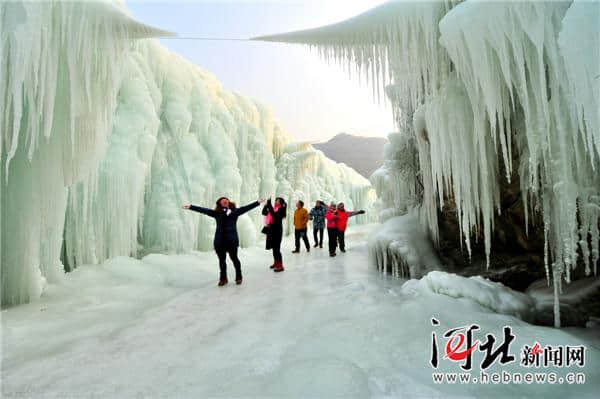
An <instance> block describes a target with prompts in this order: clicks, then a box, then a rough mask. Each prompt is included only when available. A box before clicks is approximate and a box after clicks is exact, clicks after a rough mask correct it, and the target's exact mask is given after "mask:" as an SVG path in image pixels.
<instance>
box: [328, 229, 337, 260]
mask: <svg viewBox="0 0 600 399" xmlns="http://www.w3.org/2000/svg"><path fill="white" fill-rule="evenodd" d="M337 233H338V230H337V229H336V228H333V229H330V228H327V237H328V238H329V253H330V254H334V253H335V249H336V248H337Z"/></svg>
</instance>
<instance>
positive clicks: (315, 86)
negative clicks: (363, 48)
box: [127, 0, 394, 141]
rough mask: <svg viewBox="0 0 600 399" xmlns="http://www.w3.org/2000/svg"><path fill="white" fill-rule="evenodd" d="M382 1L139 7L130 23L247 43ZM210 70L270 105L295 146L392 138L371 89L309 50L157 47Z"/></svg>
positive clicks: (172, 43) (385, 108)
mask: <svg viewBox="0 0 600 399" xmlns="http://www.w3.org/2000/svg"><path fill="white" fill-rule="evenodd" d="M383 2H384V1H383V0H343V1H339V0H321V1H317V0H307V1H298V0H296V1H256V0H254V1H240V0H238V1H214V0H213V1H166V0H162V1H139V0H127V5H128V7H129V9H130V10H131V13H132V14H133V16H134V17H135V18H136V19H138V20H140V21H143V22H145V23H148V24H151V25H154V26H157V27H160V28H163V29H166V30H169V31H172V32H176V33H178V34H179V35H181V36H184V37H185V36H194V37H198V36H200V37H218V38H249V37H253V36H259V35H264V34H270V33H279V32H287V31H291V30H297V29H306V28H312V27H316V26H320V25H325V24H329V23H334V22H338V21H340V20H343V19H346V18H349V17H351V16H354V15H356V14H359V13H361V12H363V11H366V10H368V9H370V8H373V7H374V6H376V5H378V4H381V3H383ZM161 42H162V43H163V44H164V45H165V46H167V47H168V48H169V49H171V50H172V51H174V52H176V53H178V54H180V55H182V56H184V57H185V58H187V59H188V60H190V61H191V62H193V63H195V64H196V65H199V66H200V67H202V68H204V69H207V70H209V71H210V72H212V73H213V74H214V75H216V76H217V78H218V79H219V80H220V81H221V82H222V83H223V86H224V87H225V88H226V89H228V90H231V91H235V92H237V93H240V94H242V95H244V96H248V97H252V98H254V99H256V100H258V101H260V102H261V103H263V104H265V105H267V106H268V107H270V108H271V109H272V110H273V113H274V115H275V117H276V119H278V120H279V121H280V122H281V123H282V124H283V126H284V128H285V130H286V131H288V132H289V133H290V134H291V135H292V136H294V137H295V138H296V139H297V140H311V141H325V140H327V139H329V138H330V137H332V136H334V135H336V134H337V133H340V132H347V133H353V134H360V135H364V136H381V137H385V136H386V135H387V134H388V133H389V132H391V131H393V130H394V129H393V121H392V112H391V108H390V107H389V105H388V104H381V105H378V104H377V101H376V99H375V98H374V97H373V91H372V87H371V86H370V85H368V84H367V83H365V82H364V81H363V82H362V84H361V83H360V81H359V79H358V77H357V76H356V74H354V75H353V76H352V77H350V76H349V75H348V72H347V71H345V70H344V69H343V68H342V67H341V66H338V65H328V64H327V63H326V62H325V61H324V60H323V59H321V58H320V57H319V56H318V54H317V53H316V51H314V50H310V49H309V48H308V46H302V45H291V44H278V43H263V42H246V41H199V40H172V39H161Z"/></svg>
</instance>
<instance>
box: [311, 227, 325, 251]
mask: <svg viewBox="0 0 600 399" xmlns="http://www.w3.org/2000/svg"><path fill="white" fill-rule="evenodd" d="M317 233H319V234H320V235H321V238H320V239H317ZM313 237H314V238H315V245H317V244H319V246H320V247H321V248H322V247H323V229H322V228H321V229H313Z"/></svg>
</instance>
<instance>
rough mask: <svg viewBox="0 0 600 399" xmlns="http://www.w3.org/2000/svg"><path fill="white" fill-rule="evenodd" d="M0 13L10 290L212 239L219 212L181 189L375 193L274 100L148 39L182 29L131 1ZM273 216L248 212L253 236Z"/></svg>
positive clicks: (4, 257) (359, 200)
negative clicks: (197, 210) (158, 24)
mask: <svg viewBox="0 0 600 399" xmlns="http://www.w3.org/2000/svg"><path fill="white" fill-rule="evenodd" d="M0 18H1V21H0V22H1V23H0V29H1V31H0V76H3V77H7V79H4V78H3V79H1V80H0V92H1V93H2V95H0V126H1V127H2V139H1V141H0V145H1V147H0V153H1V157H2V158H1V164H0V169H1V180H2V185H1V187H0V190H1V191H0V203H1V206H2V215H1V226H2V228H1V241H2V245H1V261H2V304H3V305H13V304H18V303H23V302H27V301H29V300H30V299H32V298H36V297H38V296H39V295H40V294H41V292H42V291H43V288H44V285H45V284H46V282H52V281H57V280H59V279H61V277H62V276H63V274H64V270H65V269H66V270H71V269H72V268H74V267H76V266H77V265H79V264H88V263H98V262H102V261H104V260H106V259H109V258H112V257H115V256H119V255H125V256H139V255H144V254H146V253H149V252H162V253H172V252H186V251H190V250H193V249H200V250H209V249H211V248H212V234H213V231H214V230H213V229H214V226H213V221H212V220H210V219H208V218H205V217H204V216H199V215H195V214H190V213H187V212H184V211H182V210H181V205H182V204H183V203H187V202H192V203H195V204H202V205H204V206H209V207H210V206H212V204H213V203H214V201H215V199H216V198H217V197H219V196H221V195H226V196H229V197H230V198H231V199H232V200H234V201H236V202H238V203H242V204H243V203H247V202H251V201H254V200H256V199H257V198H264V197H269V196H272V195H278V196H283V197H285V198H287V199H288V200H289V201H290V202H294V201H295V200H296V199H303V200H304V201H305V203H306V204H307V205H310V204H311V203H313V202H314V201H315V200H317V199H321V200H325V201H332V200H335V201H344V202H345V203H346V206H347V208H349V209H352V208H362V209H367V210H368V209H370V207H371V204H372V203H373V201H374V200H375V193H374V190H373V189H372V188H371V186H370V183H369V181H368V180H367V179H364V178H363V177H361V176H360V175H359V174H358V173H356V172H355V171H353V170H352V169H350V168H348V167H346V166H344V165H338V164H336V163H335V162H333V161H331V160H329V159H328V158H326V157H325V156H324V155H323V153H322V152H320V151H316V150H314V149H313V148H312V147H311V146H310V145H308V144H295V143H293V142H292V138H291V136H290V135H288V134H287V133H286V132H285V131H284V130H283V128H282V127H281V126H280V125H279V124H278V123H277V122H276V121H275V119H274V117H273V115H272V114H271V112H270V111H269V110H268V108H266V107H265V106H263V105H261V104H258V103H257V102H255V101H253V100H251V99H248V98H244V97H242V96H240V95H238V94H235V93H231V92H228V91H226V90H224V89H223V88H222V86H221V85H220V83H219V82H218V80H217V79H216V78H215V77H214V76H212V75H211V74H210V73H207V72H205V71H203V70H201V69H199V68H198V67H196V66H194V65H193V64H191V63H190V62H188V61H186V60H185V59H183V58H181V57H179V56H177V55H175V54H172V53H170V52H169V51H168V50H166V49H165V48H163V47H162V46H161V45H159V44H158V43H157V42H156V41H154V40H151V39H148V40H140V39H144V38H148V37H152V36H157V35H166V34H168V32H164V31H161V30H159V29H155V28H152V27H149V26H146V25H143V24H140V23H138V22H136V21H134V20H133V19H131V18H130V17H129V16H128V15H127V11H126V10H125V9H124V6H123V5H122V4H120V3H116V4H114V3H112V2H89V3H88V2H59V1H57V2H39V3H31V2H5V3H2V4H0ZM370 214H371V212H367V215H365V216H361V217H358V218H356V222H358V223H362V222H366V221H369V219H370V216H369V215H370ZM290 219H291V218H290ZM288 223H291V220H288ZM261 225H262V217H261V216H260V212H254V213H250V214H249V215H245V216H244V217H242V218H240V220H239V222H238V229H239V232H240V239H241V243H242V245H243V246H248V245H252V244H254V243H255V241H256V239H257V237H258V231H259V229H260V227H261ZM289 229H290V227H289V225H288V231H289Z"/></svg>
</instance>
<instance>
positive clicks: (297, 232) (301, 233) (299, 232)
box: [294, 229, 310, 251]
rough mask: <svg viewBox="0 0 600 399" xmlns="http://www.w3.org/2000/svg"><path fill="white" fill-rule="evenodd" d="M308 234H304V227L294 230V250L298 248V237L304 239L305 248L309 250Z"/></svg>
mask: <svg viewBox="0 0 600 399" xmlns="http://www.w3.org/2000/svg"><path fill="white" fill-rule="evenodd" d="M307 236H308V234H306V229H300V230H295V231H294V239H295V241H296V251H299V250H300V238H302V241H304V245H305V246H306V250H307V251H310V243H309V242H308V237H307Z"/></svg>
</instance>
